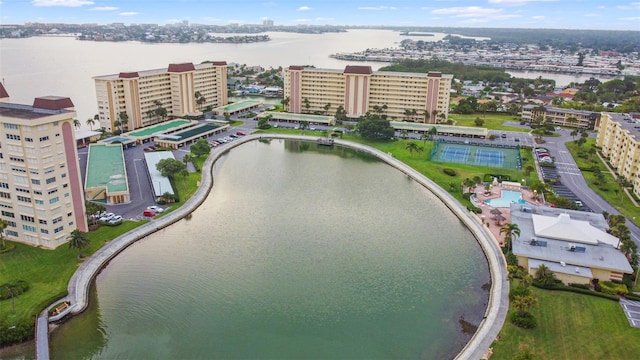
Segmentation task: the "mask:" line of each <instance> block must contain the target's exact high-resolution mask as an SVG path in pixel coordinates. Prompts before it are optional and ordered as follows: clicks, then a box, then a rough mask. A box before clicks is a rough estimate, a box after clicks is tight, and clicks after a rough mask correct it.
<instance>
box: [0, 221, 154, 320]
mask: <svg viewBox="0 0 640 360" xmlns="http://www.w3.org/2000/svg"><path fill="white" fill-rule="evenodd" d="M145 222H146V221H138V222H134V221H125V222H123V223H122V224H121V225H118V226H102V227H101V228H100V229H98V230H96V231H92V232H90V233H89V234H88V237H89V239H90V240H91V243H90V245H89V246H87V247H86V248H85V249H83V250H82V254H83V255H84V256H87V255H91V254H93V253H94V252H96V251H97V250H98V249H99V248H101V247H102V246H103V245H104V244H105V242H108V241H110V240H111V239H114V238H116V237H118V236H119V235H121V234H124V233H125V232H127V231H129V230H131V229H134V228H136V227H138V226H140V225H142V224H144V223H145ZM15 246H16V247H15V249H14V250H13V251H11V252H8V253H5V254H1V255H0V260H2V261H0V274H3V276H2V280H1V281H0V282H2V283H4V282H5V281H11V280H17V279H20V280H24V281H26V282H27V283H29V286H30V289H29V290H28V291H27V292H25V293H23V294H22V295H19V296H17V297H16V298H15V313H12V312H11V311H10V309H11V300H3V301H2V302H0V322H3V321H5V320H6V321H9V322H12V321H20V320H21V319H24V318H31V317H34V316H36V315H37V314H38V313H39V312H40V311H41V310H42V309H43V308H45V307H46V306H47V305H49V304H50V303H51V302H52V301H54V300H57V299H58V298H60V297H62V296H64V295H66V291H67V285H68V283H69V279H70V278H71V275H73V273H74V272H75V271H76V268H77V267H78V265H79V264H80V262H81V260H80V259H79V258H78V250H71V249H69V247H68V246H66V245H62V246H60V247H58V248H57V249H55V250H43V249H40V248H34V247H32V246H28V245H24V244H20V243H15ZM7 274H10V275H7Z"/></svg>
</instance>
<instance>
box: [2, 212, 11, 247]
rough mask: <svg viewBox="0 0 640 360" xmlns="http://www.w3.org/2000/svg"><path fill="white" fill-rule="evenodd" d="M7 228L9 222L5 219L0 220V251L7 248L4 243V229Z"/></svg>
mask: <svg viewBox="0 0 640 360" xmlns="http://www.w3.org/2000/svg"><path fill="white" fill-rule="evenodd" d="M7 226H9V222H8V221H7V220H5V219H0V240H2V245H1V246H2V247H0V249H6V248H7V244H6V243H5V239H4V229H6V228H7Z"/></svg>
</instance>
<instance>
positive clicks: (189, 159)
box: [182, 153, 193, 165]
mask: <svg viewBox="0 0 640 360" xmlns="http://www.w3.org/2000/svg"><path fill="white" fill-rule="evenodd" d="M182 162H183V163H185V165H186V164H188V163H190V162H193V154H192V153H186V154H184V157H183V158H182Z"/></svg>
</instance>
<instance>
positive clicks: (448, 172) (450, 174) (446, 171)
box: [442, 168, 458, 176]
mask: <svg viewBox="0 0 640 360" xmlns="http://www.w3.org/2000/svg"><path fill="white" fill-rule="evenodd" d="M442 172H443V173H445V174H447V175H449V176H456V175H458V173H456V171H455V170H453V169H450V168H444V169H442Z"/></svg>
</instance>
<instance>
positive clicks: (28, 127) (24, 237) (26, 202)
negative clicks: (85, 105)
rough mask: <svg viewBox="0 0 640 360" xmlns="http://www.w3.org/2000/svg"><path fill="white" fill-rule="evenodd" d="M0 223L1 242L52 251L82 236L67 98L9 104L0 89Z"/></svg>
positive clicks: (79, 184)
mask: <svg viewBox="0 0 640 360" xmlns="http://www.w3.org/2000/svg"><path fill="white" fill-rule="evenodd" d="M0 88H1V89H0V90H2V91H0V95H2V97H3V101H0V218H1V219H2V220H4V221H6V222H7V224H8V226H7V228H6V229H5V230H4V234H5V236H6V237H7V238H8V239H10V240H14V241H19V242H23V243H27V244H30V245H33V246H42V247H45V248H49V249H53V248H55V247H57V246H58V245H60V244H62V243H65V242H66V241H67V237H68V236H69V234H70V233H71V232H72V231H73V230H75V229H76V228H77V229H80V230H81V231H87V219H86V216H85V206H84V195H83V191H82V181H81V175H80V167H79V164H78V152H77V150H76V140H75V136H74V127H73V118H74V117H75V116H76V112H75V110H74V106H73V103H72V102H71V100H70V99H69V98H65V97H56V96H47V97H40V98H36V99H35V100H34V102H33V105H32V106H30V105H22V104H12V103H10V102H9V101H8V96H5V95H6V91H4V87H3V86H2V85H1V84H0Z"/></svg>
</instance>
